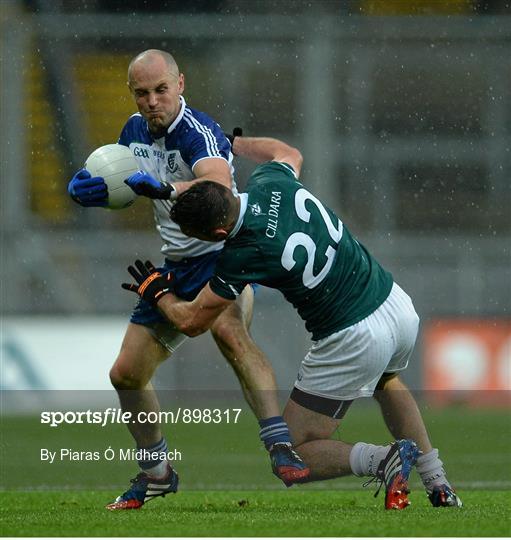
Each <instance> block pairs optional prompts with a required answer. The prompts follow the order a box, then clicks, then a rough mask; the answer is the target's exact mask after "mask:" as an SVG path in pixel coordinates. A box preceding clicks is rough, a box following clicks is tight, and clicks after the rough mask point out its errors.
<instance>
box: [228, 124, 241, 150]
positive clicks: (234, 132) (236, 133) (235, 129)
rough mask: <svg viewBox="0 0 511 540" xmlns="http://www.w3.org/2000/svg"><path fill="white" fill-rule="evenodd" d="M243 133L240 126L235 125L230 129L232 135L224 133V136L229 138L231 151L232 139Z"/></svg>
mask: <svg viewBox="0 0 511 540" xmlns="http://www.w3.org/2000/svg"><path fill="white" fill-rule="evenodd" d="M242 135H243V130H242V129H241V128H240V127H235V128H234V129H233V130H232V135H226V137H227V138H228V139H229V142H230V143H231V152H232V146H233V144H234V139H235V138H236V137H241V136H242ZM232 154H233V156H236V155H237V154H235V153H234V152H232Z"/></svg>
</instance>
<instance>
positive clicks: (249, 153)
mask: <svg viewBox="0 0 511 540" xmlns="http://www.w3.org/2000/svg"><path fill="white" fill-rule="evenodd" d="M233 153H235V154H236V155H238V156H243V157H246V158H247V159H250V160H252V161H255V162H256V163H263V162H265V161H281V162H284V163H287V164H288V165H291V167H293V169H294V171H295V173H296V176H299V175H300V170H301V168H302V163H303V157H302V154H301V152H300V151H299V150H298V149H297V148H293V147H292V146H289V145H288V144H286V143H285V142H283V141H279V140H278V139H272V138H270V137H239V136H237V137H234V140H233Z"/></svg>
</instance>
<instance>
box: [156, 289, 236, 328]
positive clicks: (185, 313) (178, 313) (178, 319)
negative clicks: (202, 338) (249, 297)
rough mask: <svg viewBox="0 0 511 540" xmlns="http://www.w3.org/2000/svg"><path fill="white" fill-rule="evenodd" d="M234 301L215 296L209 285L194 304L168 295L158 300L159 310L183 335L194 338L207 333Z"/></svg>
mask: <svg viewBox="0 0 511 540" xmlns="http://www.w3.org/2000/svg"><path fill="white" fill-rule="evenodd" d="M232 302H233V300H228V299H226V298H222V297H221V296H218V295H217V294H215V293H214V292H213V291H212V290H211V288H210V286H209V284H206V286H205V287H204V288H203V289H202V290H201V292H200V293H199V294H198V296H197V297H196V298H195V300H193V301H192V302H186V301H184V300H181V299H180V298H178V297H177V296H175V295H173V294H167V295H165V296H163V297H162V298H161V299H160V300H158V304H157V305H158V309H159V310H160V311H161V312H162V314H163V315H164V316H165V317H166V318H167V319H168V320H169V321H170V322H172V324H174V326H175V327H176V328H177V329H178V330H179V331H180V332H182V333H183V334H186V335H187V336H190V337H194V336H198V335H200V334H203V333H204V332H207V331H208V330H209V329H210V328H211V326H212V324H213V323H214V322H215V320H216V318H217V317H218V316H219V315H220V313H222V312H223V311H224V309H226V308H227V307H228V306H229V305H231V304H232Z"/></svg>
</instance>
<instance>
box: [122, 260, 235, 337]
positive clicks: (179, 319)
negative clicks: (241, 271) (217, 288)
mask: <svg viewBox="0 0 511 540" xmlns="http://www.w3.org/2000/svg"><path fill="white" fill-rule="evenodd" d="M128 272H129V273H130V274H131V276H132V277H133V279H134V280H135V282H136V283H123V284H122V288H123V289H126V290H128V291H131V292H134V293H136V294H138V295H139V296H140V297H141V298H143V299H144V300H146V301H147V302H149V303H151V304H153V305H154V306H156V307H157V308H158V309H159V310H160V311H161V313H162V314H163V315H164V316H165V317H166V318H167V319H168V320H169V321H170V322H171V323H172V324H173V325H174V326H175V327H176V328H177V329H178V330H179V331H180V332H182V333H183V334H186V335H187V336H190V337H194V336H198V335H200V334H203V333H204V332H206V331H207V330H209V329H210V328H211V326H212V324H213V322H214V321H215V319H216V318H217V317H218V316H219V315H220V314H221V313H222V312H223V311H224V310H225V309H226V308H227V307H228V306H229V305H230V304H232V302H234V300H228V299H226V298H222V297H221V296H218V295H217V294H215V293H214V292H213V291H212V290H211V288H210V286H209V284H206V286H205V287H204V288H203V289H202V290H201V292H200V293H199V294H198V295H197V297H196V298H195V300H193V301H191V302H188V301H186V300H182V299H181V298H178V297H177V296H175V295H174V294H172V279H173V276H172V274H170V273H168V274H165V275H162V274H161V273H160V272H159V271H158V270H157V269H156V268H155V267H154V265H153V264H152V263H151V261H146V262H145V263H143V262H142V261H140V260H137V261H135V264H134V265H130V266H128Z"/></svg>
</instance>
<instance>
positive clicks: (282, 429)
mask: <svg viewBox="0 0 511 540" xmlns="http://www.w3.org/2000/svg"><path fill="white" fill-rule="evenodd" d="M259 425H260V426H261V430H260V431H259V437H260V438H261V441H263V443H264V446H266V450H269V449H270V448H271V447H272V446H273V445H274V444H276V443H287V444H291V435H290V434H289V428H288V427H287V424H286V422H285V421H284V418H282V416H272V417H271V418H263V419H262V420H259Z"/></svg>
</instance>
